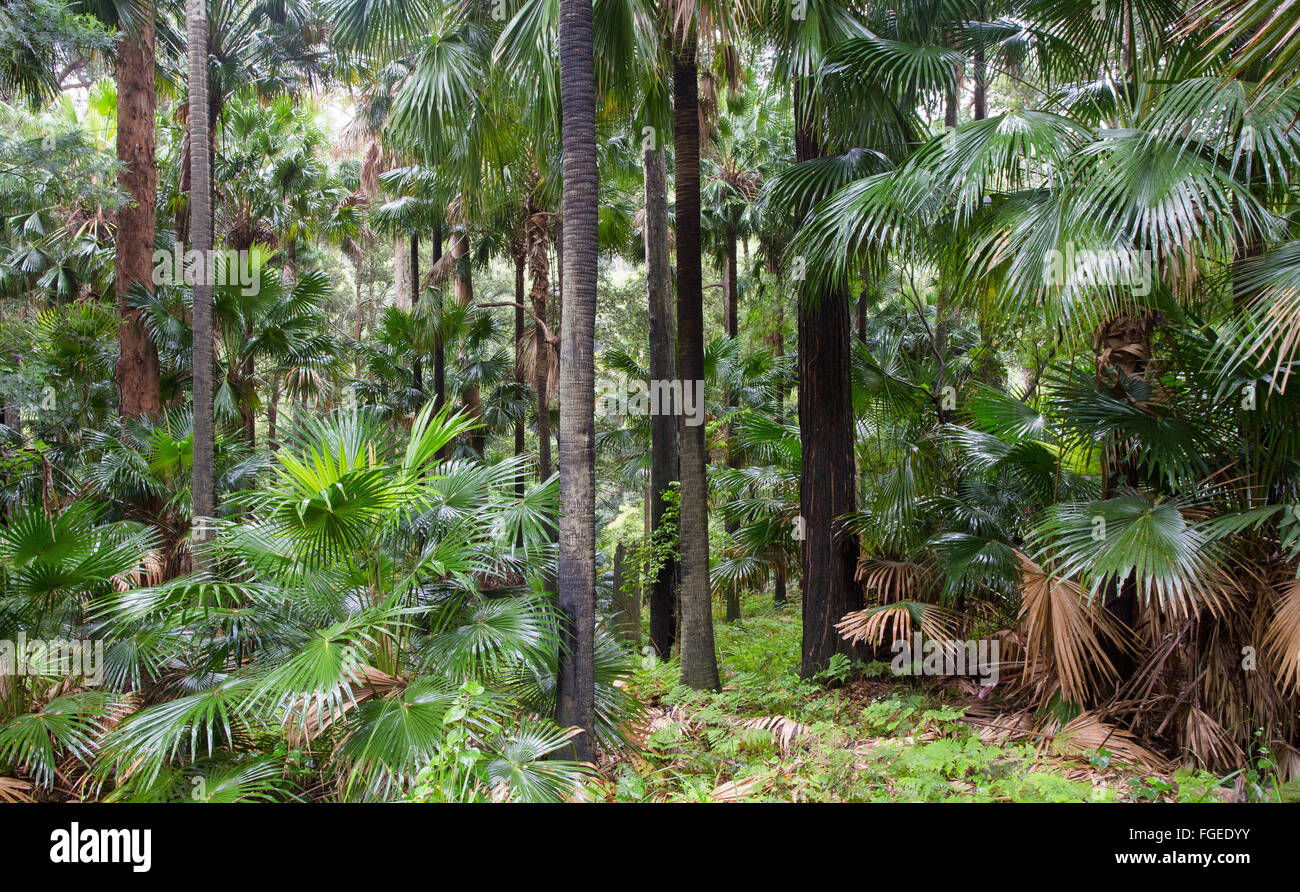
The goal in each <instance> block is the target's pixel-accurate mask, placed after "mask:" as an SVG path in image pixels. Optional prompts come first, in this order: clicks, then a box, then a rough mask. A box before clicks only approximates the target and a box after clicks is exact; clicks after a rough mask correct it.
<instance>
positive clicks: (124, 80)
mask: <svg viewBox="0 0 1300 892" xmlns="http://www.w3.org/2000/svg"><path fill="white" fill-rule="evenodd" d="M141 12H142V14H143V17H144V20H143V21H142V22H141V23H140V30H139V31H138V32H136V33H132V32H131V31H125V32H123V34H122V37H121V39H120V40H119V41H118V47H117V160H118V161H119V162H120V163H121V164H122V169H121V173H119V174H118V185H119V186H120V187H121V189H122V191H123V192H125V193H126V194H127V196H128V201H127V202H125V203H124V204H123V205H122V207H121V208H120V209H119V210H118V212H117V264H116V291H117V307H118V313H119V315H120V317H121V323H120V324H119V325H118V329H117V344H118V357H117V369H116V372H117V396H118V404H117V405H118V414H119V415H120V416H121V417H122V418H137V417H139V416H141V415H146V416H148V417H150V418H157V417H158V415H159V414H160V413H161V412H162V393H161V391H160V388H159V365H158V349H157V347H155V346H154V344H153V342H152V341H150V340H149V335H148V334H147V333H146V331H145V328H144V325H143V324H142V322H141V320H140V311H139V310H136V309H133V308H132V307H131V306H130V305H129V304H128V296H129V295H130V293H131V290H132V289H133V288H135V287H136V286H137V285H139V286H143V287H144V288H145V289H147V290H149V291H150V292H152V291H153V250H154V230H155V226H156V222H157V221H156V216H155V215H156V211H155V205H156V201H157V197H158V161H157V157H156V155H155V148H154V147H155V143H156V137H155V134H154V108H155V102H156V97H155V88H154V17H153V4H151V3H146V4H144V5H143V8H142V9H141ZM176 250H180V245H179V244H178V245H177V246H176Z"/></svg>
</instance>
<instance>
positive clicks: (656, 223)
mask: <svg viewBox="0 0 1300 892" xmlns="http://www.w3.org/2000/svg"><path fill="white" fill-rule="evenodd" d="M643 160H644V162H645V208H646V214H645V256H646V292H647V302H648V304H649V311H650V377H651V378H652V379H654V380H657V381H671V380H672V379H674V378H676V377H677V360H676V357H675V355H674V353H675V345H674V343H673V329H674V324H673V311H672V299H673V295H672V288H673V286H672V271H671V269H670V264H669V258H668V178H667V173H666V170H665V165H664V150H663V147H662V146H660V147H658V148H656V149H655V150H654V151H647V152H646V153H645V155H644V159H643ZM676 482H677V419H676V417H674V416H673V415H670V414H668V413H663V412H661V413H658V414H656V415H653V416H651V418H650V533H649V535H650V537H651V538H652V539H653V537H654V536H655V535H656V532H655V531H657V530H660V529H661V528H662V526H663V518H664V511H665V510H666V509H667V501H666V499H665V495H664V494H665V493H667V492H668V491H669V490H670V489H671V488H672V485H673V484H674V483H676ZM676 549H677V543H676V539H675V538H674V541H673V542H672V551H673V553H674V554H675V553H676ZM676 579H677V561H676V559H675V558H674V557H672V556H669V558H668V559H667V560H664V561H663V562H662V563H661V565H660V566H659V567H658V572H657V574H656V575H655V578H654V579H653V580H651V581H650V644H651V645H652V646H653V647H654V649H655V652H656V653H657V654H659V656H660V657H661V658H662V659H665V660H666V659H668V658H669V657H670V656H671V655H672V650H673V643H674V642H675V641H676V639H677V596H676V591H675V583H676Z"/></svg>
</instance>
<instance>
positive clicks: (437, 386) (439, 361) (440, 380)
mask: <svg viewBox="0 0 1300 892" xmlns="http://www.w3.org/2000/svg"><path fill="white" fill-rule="evenodd" d="M432 256H433V260H432V263H437V262H438V261H439V260H441V259H442V219H441V217H440V218H439V219H438V220H435V221H434V224H433V254H432ZM432 263H431V264H430V268H432ZM433 294H434V296H433V299H434V306H435V308H436V309H437V311H438V331H437V334H436V335H435V336H434V339H433V410H434V411H435V412H441V411H442V407H443V406H445V405H446V404H447V346H446V344H444V343H443V339H442V305H443V296H442V288H441V287H439V288H435V289H434V292H433ZM446 457H447V447H446V446H444V447H442V448H441V449H439V450H438V458H439V459H443V458H446Z"/></svg>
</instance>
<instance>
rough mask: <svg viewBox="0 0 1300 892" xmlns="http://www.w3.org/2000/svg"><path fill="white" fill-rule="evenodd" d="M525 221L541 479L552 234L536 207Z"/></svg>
mask: <svg viewBox="0 0 1300 892" xmlns="http://www.w3.org/2000/svg"><path fill="white" fill-rule="evenodd" d="M531 210H532V213H530V214H529V215H528V220H527V222H526V223H525V224H524V233H525V236H524V239H525V243H526V244H527V251H528V274H529V275H530V276H531V277H532V288H531V290H530V291H529V299H530V300H531V302H532V305H533V317H534V320H535V321H534V322H533V355H534V357H535V361H534V363H533V386H534V387H535V388H536V390H537V475H538V478H539V479H540V480H543V481H545V480H547V479H549V478H550V476H551V470H552V469H551V375H550V370H551V345H550V343H549V342H548V341H547V340H546V326H545V325H543V324H542V320H544V319H546V311H547V305H548V304H549V302H550V294H551V281H550V277H551V258H550V255H549V254H548V253H547V250H548V248H549V241H550V239H549V236H548V233H547V229H546V225H545V223H544V222H542V217H541V215H540V213H539V212H537V210H536V209H531Z"/></svg>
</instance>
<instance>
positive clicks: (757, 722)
mask: <svg viewBox="0 0 1300 892" xmlns="http://www.w3.org/2000/svg"><path fill="white" fill-rule="evenodd" d="M740 727H742V728H750V729H753V730H761V731H771V732H772V736H773V737H774V738H775V739H776V747H777V749H778V750H780V751H781V754H782V755H787V754H788V753H790V752H791V751H792V750H793V749H794V745H795V744H796V743H797V742H798V741H799V738H800V737H801V736H802V735H804V734H807V733H808V728H807V726H805V725H801V724H799V723H798V722H796V721H795V720H794V719H788V718H786V717H785V716H783V715H765V716H758V717H757V718H752V719H745V720H744V721H742V722H741V723H740Z"/></svg>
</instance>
